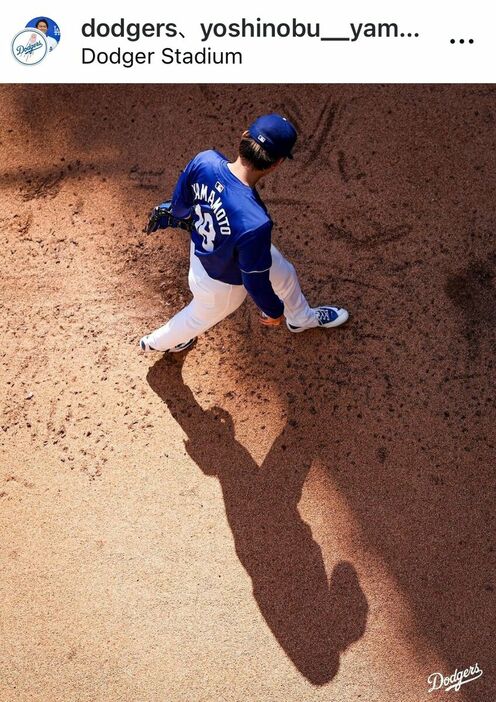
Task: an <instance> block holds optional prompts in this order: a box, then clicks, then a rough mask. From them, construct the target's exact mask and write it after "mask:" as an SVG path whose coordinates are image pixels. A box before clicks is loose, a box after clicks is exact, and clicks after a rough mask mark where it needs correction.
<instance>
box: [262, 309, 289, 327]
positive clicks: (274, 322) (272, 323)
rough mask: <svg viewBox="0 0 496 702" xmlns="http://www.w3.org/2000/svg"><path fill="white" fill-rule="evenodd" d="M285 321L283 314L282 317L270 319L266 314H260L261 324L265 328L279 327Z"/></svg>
mask: <svg viewBox="0 0 496 702" xmlns="http://www.w3.org/2000/svg"><path fill="white" fill-rule="evenodd" d="M283 319H284V315H283V314H282V315H281V316H280V317H269V316H268V315H266V314H265V312H262V313H261V314H260V324H263V325H264V327H278V326H279V325H280V323H281V322H282V320H283Z"/></svg>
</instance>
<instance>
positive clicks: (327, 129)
mask: <svg viewBox="0 0 496 702" xmlns="http://www.w3.org/2000/svg"><path fill="white" fill-rule="evenodd" d="M338 106H339V105H338V103H333V102H332V101H331V99H330V98H329V99H328V100H327V101H326V103H325V104H324V107H323V108H322V110H321V112H320V115H319V117H318V120H317V127H316V129H315V131H314V139H315V141H314V140H313V139H312V138H310V140H309V142H308V143H307V144H306V146H308V147H309V153H308V157H307V159H306V161H305V162H304V164H303V167H302V170H305V169H307V168H309V167H310V166H311V165H315V162H316V161H317V159H318V158H319V157H320V156H321V154H322V150H323V148H324V145H325V143H326V141H327V138H328V137H329V135H331V132H332V128H333V125H334V120H335V118H336V114H337V110H338Z"/></svg>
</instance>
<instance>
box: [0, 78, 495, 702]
mask: <svg viewBox="0 0 496 702" xmlns="http://www.w3.org/2000/svg"><path fill="white" fill-rule="evenodd" d="M0 94H1V102H0V122H1V134H0V139H1V144H0V149H1V156H2V172H1V176H0V186H1V189H0V192H1V203H0V225H1V231H2V256H1V258H0V275H1V319H0V323H1V336H2V340H3V343H2V347H1V352H0V359H1V365H0V375H1V393H2V398H1V399H2V406H3V411H2V419H1V430H2V431H1V432H0V437H1V471H0V482H1V484H0V507H1V512H0V514H1V517H0V520H1V521H0V528H1V533H2V549H1V571H0V595H1V596H0V636H1V645H0V699H1V700H2V702H3V701H5V702H7V701H8V702H11V701H12V702H13V701H14V700H15V701H22V702H25V701H26V702H27V701H28V700H29V701H36V702H42V701H43V702H73V701H74V702H75V701H76V700H77V701H78V702H90V701H92V702H96V701H98V702H117V701H121V700H122V701H123V702H183V701H184V702H200V701H205V702H207V701H208V702H210V701H212V702H214V701H215V702H217V701H220V700H222V701H223V700H226V701H229V702H231V701H232V702H234V701H236V702H246V701H247V700H248V701H250V702H269V701H270V702H279V701H281V702H282V701H283V700H284V701H288V700H289V701H291V702H314V701H324V700H325V701H328V700H339V701H340V702H341V701H342V702H356V701H363V702H389V701H393V700H394V702H398V701H401V702H424V701H426V700H433V699H435V698H436V696H437V695H439V696H443V695H444V693H443V692H436V693H430V694H429V693H428V687H429V686H428V684H427V677H428V676H429V675H430V674H431V673H434V672H438V671H439V672H442V673H443V674H444V675H450V674H452V673H453V672H454V671H455V669H456V668H458V669H463V668H466V667H468V666H470V665H474V664H475V663H478V664H479V666H480V667H481V668H482V670H483V675H482V677H481V678H480V679H478V680H476V681H474V682H471V683H470V684H466V685H464V686H463V687H462V689H461V690H460V692H458V693H455V692H453V693H452V694H453V695H454V696H456V699H458V700H464V701H465V702H494V699H495V697H496V676H495V670H494V660H495V657H494V651H495V635H494V632H495V628H496V621H495V602H494V597H495V593H494V588H495V578H494V564H495V548H496V546H495V533H496V530H495V519H494V516H495V487H496V486H495V476H494V472H495V471H494V468H495V452H494V448H495V438H496V437H495V433H494V426H495V419H496V416H495V415H496V413H495V395H494V387H495V374H494V348H495V341H496V339H495V321H496V307H495V302H496V294H495V278H494V270H495V263H496V245H495V227H496V214H495V208H494V202H495V200H494V193H495V191H496V167H495V163H496V88H495V87H491V86H480V85H470V86H319V85H314V86H306V87H305V86H303V87H302V86H300V87H298V86H279V85H278V86H177V87H170V86H169V87H167V89H164V88H162V87H160V86H51V85H46V86H25V87H20V86H11V87H9V86H3V87H2V88H1V89H0ZM269 111H282V112H284V113H285V114H287V115H288V117H290V118H291V119H292V120H293V121H294V122H295V124H296V125H297V127H298V129H299V132H300V139H299V143H298V147H297V150H296V155H295V160H294V162H292V163H285V164H283V166H282V167H281V168H280V169H279V170H278V171H277V172H276V173H275V174H273V177H271V178H270V179H267V182H264V183H263V185H262V187H261V195H262V197H263V198H264V200H265V201H266V203H267V205H268V206H269V209H270V211H271V213H272V216H273V219H274V221H275V223H276V226H275V231H274V241H275V242H276V243H277V245H278V246H279V247H280V248H281V249H282V251H283V252H284V253H285V254H286V255H287V256H288V257H289V258H290V259H291V260H292V261H293V262H294V263H295V265H296V267H297V270H298V272H299V275H300V279H301V281H302V285H303V288H304V290H305V291H306V293H307V296H308V298H309V300H310V302H311V303H313V304H317V303H322V302H328V303H339V304H342V305H343V306H346V307H347V308H348V309H349V310H350V314H351V319H350V322H349V323H348V325H346V326H345V327H343V328H340V329H336V330H332V331H330V332H323V331H321V330H311V331H309V332H306V333H304V334H299V335H291V334H289V332H287V330H285V328H283V327H280V328H278V329H276V330H270V329H266V328H263V327H261V326H260V325H259V324H258V321H257V312H256V309H255V307H254V305H253V303H251V302H248V303H246V304H244V305H243V306H242V307H241V308H240V309H239V310H238V311H237V312H236V313H235V314H234V315H233V316H232V317H231V318H229V319H228V320H226V321H225V322H223V323H222V324H220V325H219V326H218V327H216V328H215V329H214V330H211V331H210V332H208V333H207V334H206V335H205V336H204V337H202V338H201V339H200V340H199V342H198V344H197V345H196V347H195V348H194V349H193V350H191V351H190V352H189V353H188V354H186V355H185V356H184V358H182V359H181V358H178V357H170V356H169V357H166V356H161V355H159V356H158V360H157V357H150V356H144V355H141V354H140V352H139V350H138V346H137V343H138V340H139V338H140V337H141V336H142V335H143V334H145V333H147V332H148V331H150V330H151V329H153V328H154V327H156V326H158V325H159V324H161V323H162V322H164V321H165V320H166V319H167V318H168V317H169V316H171V315H172V314H173V313H174V312H175V311H177V310H178V309H179V308H180V307H181V306H182V305H183V304H184V303H185V302H186V301H187V300H188V289H187V280H186V273H187V251H188V244H187V239H186V235H185V234H184V232H181V231H178V230H168V231H165V232H164V231H163V232H161V233H159V234H157V235H156V236H153V237H149V238H147V237H146V236H145V235H144V234H142V232H141V228H142V226H143V223H144V220H145V219H146V215H147V213H148V210H149V209H150V208H151V206H153V205H154V204H156V203H157V202H159V201H161V200H162V199H164V197H165V196H167V195H169V194H170V192H171V189H172V187H173V185H174V183H175V180H176V178H177V176H178V173H179V171H180V168H181V167H182V166H183V165H184V164H185V163H186V162H187V161H188V160H189V158H191V157H192V156H193V155H194V154H195V153H197V152H198V151H200V150H203V149H205V148H210V147H216V148H218V149H221V150H223V151H224V152H225V153H226V154H227V155H228V156H234V154H235V146H236V142H237V139H238V136H239V134H240V132H241V131H242V130H243V129H244V128H245V126H246V125H247V123H249V121H250V120H251V119H252V118H253V117H254V116H256V115H258V114H261V113H263V112H269Z"/></svg>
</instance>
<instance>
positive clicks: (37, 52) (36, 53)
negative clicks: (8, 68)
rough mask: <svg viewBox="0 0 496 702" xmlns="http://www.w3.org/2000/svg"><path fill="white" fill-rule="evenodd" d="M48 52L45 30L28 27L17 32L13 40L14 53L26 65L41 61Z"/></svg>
mask: <svg viewBox="0 0 496 702" xmlns="http://www.w3.org/2000/svg"><path fill="white" fill-rule="evenodd" d="M47 53H48V44H47V40H46V38H45V35H44V34H43V32H40V31H39V30H38V29H31V28H29V29H28V28H26V29H23V30H22V31H20V32H17V34H16V35H15V37H14V38H13V40H12V54H13V55H14V58H15V59H16V60H17V61H19V63H22V64H23V65H24V66H35V65H36V64H37V63H41V61H43V59H44V58H45V56H46V55H47Z"/></svg>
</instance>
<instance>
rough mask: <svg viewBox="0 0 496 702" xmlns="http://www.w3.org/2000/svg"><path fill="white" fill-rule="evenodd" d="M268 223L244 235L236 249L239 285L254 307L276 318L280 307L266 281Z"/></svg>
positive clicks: (268, 240) (270, 260) (268, 247)
mask: <svg viewBox="0 0 496 702" xmlns="http://www.w3.org/2000/svg"><path fill="white" fill-rule="evenodd" d="M271 232H272V223H271V222H268V223H267V224H264V225H263V226H262V227H260V228H258V229H255V230H254V231H252V232H247V233H246V234H245V235H244V236H243V237H242V239H241V241H240V243H239V244H238V247H237V253H238V264H239V268H240V270H241V277H242V280H243V285H244V286H245V288H246V289H247V291H248V293H249V294H250V296H251V297H252V298H253V301H254V302H255V304H256V305H257V306H258V307H259V308H260V309H261V310H262V312H265V314H267V315H268V316H269V317H273V318H276V317H280V316H281V315H282V314H283V312H284V304H283V303H282V301H281V300H280V299H279V298H278V296H277V295H276V294H275V292H274V289H273V288H272V284H271V282H270V278H269V270H270V267H271V265H272V256H271V253H270V244H271Z"/></svg>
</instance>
